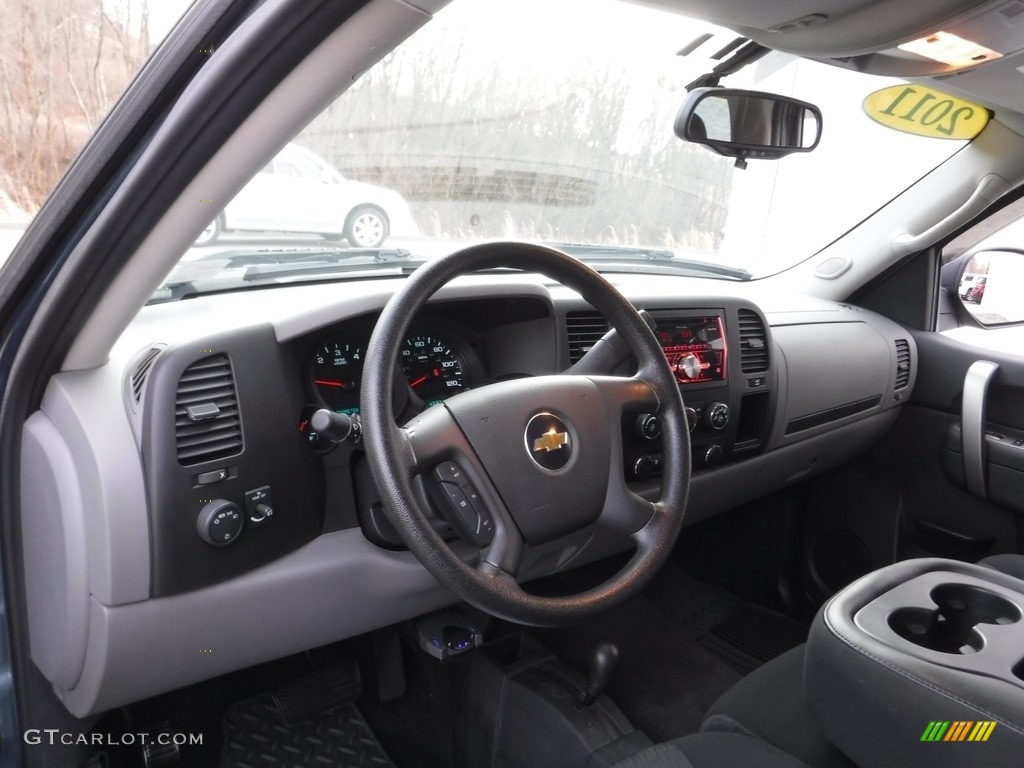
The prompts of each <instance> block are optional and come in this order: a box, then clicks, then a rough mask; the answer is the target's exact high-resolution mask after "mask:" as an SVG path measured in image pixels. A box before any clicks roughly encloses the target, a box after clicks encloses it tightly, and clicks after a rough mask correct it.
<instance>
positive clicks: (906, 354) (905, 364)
mask: <svg viewBox="0 0 1024 768" xmlns="http://www.w3.org/2000/svg"><path fill="white" fill-rule="evenodd" d="M909 383H910V342H909V341H907V340H906V339H896V387H895V388H896V389H897V390H900V389H906V388H907V384H909Z"/></svg>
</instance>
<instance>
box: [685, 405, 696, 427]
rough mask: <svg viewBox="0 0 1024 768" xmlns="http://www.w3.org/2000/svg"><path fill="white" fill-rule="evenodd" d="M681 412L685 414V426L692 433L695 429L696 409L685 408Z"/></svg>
mask: <svg viewBox="0 0 1024 768" xmlns="http://www.w3.org/2000/svg"><path fill="white" fill-rule="evenodd" d="M683 410H684V412H685V413H686V426H687V428H688V429H689V430H690V431H691V432H693V430H695V429H696V428H697V409H696V408H691V407H690V406H686V408H684V409H683Z"/></svg>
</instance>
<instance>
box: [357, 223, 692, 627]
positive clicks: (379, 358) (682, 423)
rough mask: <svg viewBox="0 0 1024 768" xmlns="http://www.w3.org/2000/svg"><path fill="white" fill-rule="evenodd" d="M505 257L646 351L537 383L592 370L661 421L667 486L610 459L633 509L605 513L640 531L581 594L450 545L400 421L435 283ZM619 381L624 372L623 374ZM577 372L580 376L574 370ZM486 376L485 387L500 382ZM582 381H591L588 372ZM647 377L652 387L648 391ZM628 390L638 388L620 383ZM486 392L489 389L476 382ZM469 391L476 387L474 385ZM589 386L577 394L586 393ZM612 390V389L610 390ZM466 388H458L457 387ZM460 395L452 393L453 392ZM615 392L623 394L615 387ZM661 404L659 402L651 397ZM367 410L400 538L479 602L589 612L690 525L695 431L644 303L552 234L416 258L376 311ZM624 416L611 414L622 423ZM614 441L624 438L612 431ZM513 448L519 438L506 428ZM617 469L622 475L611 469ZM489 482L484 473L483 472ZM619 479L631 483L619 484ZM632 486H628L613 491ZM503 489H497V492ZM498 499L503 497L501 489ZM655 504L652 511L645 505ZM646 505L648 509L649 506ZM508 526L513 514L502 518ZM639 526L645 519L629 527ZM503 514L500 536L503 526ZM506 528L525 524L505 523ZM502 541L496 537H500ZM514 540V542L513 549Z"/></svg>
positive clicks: (539, 616) (412, 432)
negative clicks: (542, 592)
mask: <svg viewBox="0 0 1024 768" xmlns="http://www.w3.org/2000/svg"><path fill="white" fill-rule="evenodd" d="M498 268H511V269H517V270H524V271H528V272H533V273H539V274H542V275H544V276H546V277H549V278H551V279H553V280H556V281H558V282H560V283H561V284H562V285H564V286H566V287H568V288H571V289H573V290H575V291H576V292H577V293H579V294H580V295H581V296H582V297H583V298H584V300H586V301H587V302H588V303H590V304H591V305H592V306H594V307H595V308H596V309H597V310H598V311H600V312H601V313H602V314H603V315H604V316H605V317H606V318H607V319H608V321H609V322H610V323H611V324H612V326H613V327H614V328H615V329H616V330H617V331H618V333H619V334H620V335H621V336H622V338H623V339H624V340H625V341H626V343H627V344H628V345H629V347H630V348H631V349H632V351H633V353H634V355H635V357H636V358H637V360H638V362H639V366H638V373H637V375H636V376H634V377H633V378H630V379H627V378H624V377H610V376H609V377H575V376H573V377H565V376H562V377H537V379H535V380H532V384H531V386H534V387H535V388H537V387H539V388H540V389H539V390H538V391H541V392H543V391H544V389H543V388H544V387H545V385H546V382H547V380H550V382H551V386H556V385H559V384H561V383H564V382H565V380H566V379H567V378H569V379H577V378H578V379H583V378H589V379H590V380H589V381H588V382H587V386H591V387H592V388H595V391H597V392H599V393H603V392H612V393H613V394H612V395H610V396H609V401H614V402H616V403H618V402H619V401H620V400H621V401H622V402H625V401H626V400H629V399H630V398H632V397H634V396H636V397H642V398H647V399H651V401H652V403H653V405H654V408H656V409H657V413H658V415H659V418H660V420H661V424H662V445H663V461H662V469H663V474H662V487H661V497H660V498H659V499H658V500H657V501H655V502H644V501H643V500H640V499H639V498H638V497H636V496H634V495H633V494H632V493H631V492H630V491H629V490H628V489H626V488H625V478H624V477H623V476H622V472H621V457H620V458H619V460H618V468H616V466H615V464H614V463H613V464H611V465H610V470H609V474H610V478H611V479H610V481H609V486H608V499H615V500H618V502H619V503H620V505H621V506H622V507H623V509H626V508H628V514H627V512H625V511H623V512H621V514H620V512H619V510H618V509H612V508H611V506H612V505H609V508H608V509H606V510H603V511H602V513H601V514H602V515H605V514H607V515H609V518H608V519H610V520H618V517H617V515H618V516H619V517H621V518H622V520H623V521H626V520H629V521H630V522H623V523H622V525H623V528H624V530H625V531H626V532H628V534H629V535H630V536H631V538H632V540H633V542H634V544H635V546H636V551H635V552H634V554H633V556H632V558H631V559H630V560H629V562H628V563H627V564H626V565H625V566H624V567H623V568H622V569H621V570H620V571H619V572H618V573H617V574H616V575H615V576H613V577H612V578H610V579H608V580H607V581H605V582H604V583H602V584H600V585H598V586H597V587H594V588H593V589H590V590H587V591H585V592H582V593H578V594H575V595H568V596H563V597H542V596H536V595H531V594H529V593H527V592H525V591H524V590H522V589H521V588H520V587H519V585H518V583H517V582H516V581H515V579H514V577H513V576H511V575H510V574H509V573H508V572H506V571H508V570H513V571H514V568H504V567H503V565H502V562H503V561H501V560H499V561H498V562H496V563H495V562H492V561H491V560H488V559H487V557H486V556H485V557H483V559H482V561H481V562H480V563H479V564H473V563H471V562H468V561H466V560H464V559H463V558H462V557H461V556H460V555H459V554H458V553H456V552H455V551H454V550H453V549H452V548H451V547H449V546H448V545H447V544H446V543H445V541H444V540H443V538H442V537H441V536H440V535H439V534H438V533H437V531H436V530H435V529H434V527H433V526H432V525H431V524H430V522H429V520H428V518H427V515H426V513H425V511H424V502H425V499H424V498H423V496H422V493H419V492H417V488H416V483H415V481H414V478H415V477H416V475H418V474H421V473H422V472H424V471H427V470H428V469H429V467H427V466H423V459H422V458H421V457H418V456H417V450H418V449H416V448H414V442H415V439H418V438H417V437H416V429H415V425H414V424H413V423H412V422H410V425H406V427H400V426H398V425H397V424H396V423H395V419H396V415H395V413H394V406H393V403H394V394H395V392H394V387H395V378H396V377H395V376H394V375H393V372H394V370H395V366H396V364H397V361H398V359H399V354H400V350H401V345H402V342H403V340H404V339H405V338H406V336H407V334H408V331H409V328H410V324H411V322H412V320H413V318H414V316H415V315H416V313H417V312H418V311H419V310H420V309H422V308H423V306H424V305H425V304H426V302H427V300H428V299H429V298H430V297H431V296H433V295H434V294H435V293H436V292H437V291H438V290H440V289H441V288H442V287H443V286H445V285H446V284H447V283H449V282H450V281H451V280H453V279H454V278H456V277H459V276H461V275H465V274H469V273H472V272H478V271H481V270H491V269H498ZM616 382H622V384H621V386H620V385H619V384H617V383H616ZM569 384H572V382H571V381H570V382H569ZM499 386H500V385H497V384H495V385H490V386H489V387H484V388H483V391H486V390H488V389H490V388H491V387H499ZM581 386H583V385H582V383H581ZM648 389H649V391H648ZM620 390H621V391H623V392H625V391H626V390H629V394H628V395H623V394H621V393H620ZM477 391H478V392H479V391H481V390H477ZM467 394H471V393H467ZM586 396H587V395H586V394H584V395H581V396H580V397H582V398H584V399H585V398H586ZM601 396H602V397H603V396H604V395H603V394H601ZM461 397H465V396H464V395H457V396H456V398H461ZM456 398H452V401H455V399H456ZM616 398H618V399H616ZM438 408H446V409H449V410H450V408H449V405H448V403H446V404H444V405H441V406H434V407H433V408H430V409H427V411H425V412H424V414H428V413H431V412H434V414H435V415H436V416H437V418H441V417H442V416H444V415H445V414H443V413H442V412H438V411H436V409H438ZM652 410H653V409H652ZM360 412H361V418H362V425H363V438H364V444H365V449H366V455H367V460H368V463H369V466H370V470H371V473H372V475H373V478H374V481H375V482H376V484H377V488H378V490H379V492H380V495H381V500H382V503H383V506H384V509H385V513H386V515H387V516H388V519H389V520H390V521H391V523H392V525H393V526H394V527H395V529H396V531H397V532H398V534H399V536H400V537H401V538H402V540H403V542H404V543H405V544H406V546H408V548H409V549H410V551H411V552H412V553H413V554H414V555H415V556H416V557H417V558H418V559H419V560H420V562H422V564H423V565H424V566H425V567H426V568H427V570H428V571H429V572H430V573H431V574H432V575H433V576H434V577H435V578H436V579H437V580H438V581H439V582H440V583H441V584H442V585H444V586H446V587H447V588H449V589H450V590H451V591H452V592H454V593H455V594H456V595H457V596H458V597H459V598H461V599H463V600H465V601H466V602H468V603H470V604H471V605H474V606H476V607H477V608H480V609H481V610H483V611H485V612H487V613H489V614H491V615H494V616H497V617H499V618H503V619H506V620H509V621H513V622H517V623H520V624H527V625H534V626H557V625H563V624H570V623H575V622H578V621H581V620H583V619H586V618H588V617H591V616H593V615H595V614H597V613H599V612H601V611H603V610H606V609H608V608H611V607H614V606H615V605H619V604H621V603H622V602H624V601H625V600H626V599H628V598H629V597H630V596H632V595H634V594H636V593H637V592H638V591H639V590H640V589H641V588H642V587H643V586H644V584H646V583H647V581H648V580H649V579H650V578H651V577H652V576H653V575H654V574H655V573H656V572H657V571H658V569H659V568H660V567H661V566H662V565H663V564H664V563H665V561H666V560H667V559H668V557H669V555H670V553H671V551H672V548H673V546H674V544H675V541H676V539H677V537H678V535H679V531H680V530H681V528H682V524H683V518H684V513H685V508H686V501H687V494H688V490H689V481H690V443H689V432H688V430H687V428H686V417H685V413H684V410H683V401H682V396H681V395H680V392H679V387H678V384H677V383H676V381H675V377H674V376H673V375H672V372H671V371H670V369H669V367H668V364H667V361H666V360H665V357H664V355H663V353H662V351H661V347H660V345H659V344H658V341H657V339H656V338H655V336H654V334H653V332H652V331H651V329H650V328H649V327H648V326H647V324H646V323H645V322H644V320H643V318H642V317H641V316H640V315H639V314H638V313H637V311H636V309H634V307H633V306H632V305H631V304H630V303H629V302H628V301H627V300H626V299H625V298H624V297H623V296H622V295H621V294H620V293H619V292H618V291H617V290H616V289H615V288H614V286H612V285H611V283H609V282H608V281H607V280H605V279H604V278H603V277H602V276H601V275H599V274H598V273H597V272H595V271H594V270H592V269H591V268H590V267H588V266H586V265H585V264H583V263H582V262H580V261H578V260H576V259H573V258H572V257H570V256H567V255H566V254H563V253H561V252H559V251H556V250H553V249H551V248H546V247H544V246H540V245H535V244H530V243H521V242H495V243H486V244H481V245H475V246H471V247H469V248H466V249H464V250H461V251H458V252H456V253H453V254H451V255H449V256H446V257H444V258H441V259H438V260H436V261H432V262H429V263H427V264H425V265H423V266H422V267H420V268H419V269H417V270H416V271H415V272H414V273H413V274H412V275H411V276H410V277H409V278H408V279H407V280H406V281H405V283H404V284H403V286H402V287H401V288H400V289H399V290H398V291H397V292H396V293H395V294H394V296H393V297H392V298H391V300H390V301H389V302H388V304H387V305H386V307H385V308H384V311H383V312H382V314H381V316H380V319H379V320H378V322H377V325H376V328H375V329H374V332H373V335H372V337H371V339H370V342H369V345H368V347H367V351H366V357H365V363H364V370H363V380H362V397H361V404H360ZM414 421H415V420H414ZM619 424H620V420H619V419H618V418H615V419H614V420H613V422H612V423H610V424H607V425H606V426H607V428H608V429H609V430H618V429H619ZM612 442H613V443H614V444H615V445H617V444H618V443H617V441H616V440H613V441H612ZM508 443H509V446H510V447H509V450H510V451H511V450H515V449H516V448H515V445H516V444H517V441H515V440H509V441H508ZM612 475H614V477H613V478H612ZM484 482H486V480H485V481H484ZM619 484H621V486H622V488H621V489H620V488H616V487H614V486H616V485H619ZM619 491H623V493H624V495H621V496H619V495H615V496H613V494H618V493H619ZM491 498H492V499H494V498H495V497H494V495H493V494H492V496H491ZM495 504H496V505H497V506H499V507H500V505H501V502H500V501H495ZM645 510H646V511H645ZM644 516H646V520H644V519H643V517H644ZM505 522H506V526H507V527H508V520H506V521H505ZM632 528H636V530H631V529H632ZM500 529H501V525H499V538H500V537H501V530H500ZM506 533H507V534H508V539H509V540H512V539H514V538H515V537H516V536H519V535H520V534H519V531H517V530H511V529H508V530H507V531H506ZM494 546H495V548H497V544H495V545H494ZM504 546H506V547H507V551H504V552H503V553H502V554H501V557H504V556H505V555H508V559H509V561H514V560H515V558H517V557H518V552H515V551H514V550H515V545H514V542H513V543H512V544H508V543H507V542H506V544H505V545H504ZM510 552H511V554H509V553H510Z"/></svg>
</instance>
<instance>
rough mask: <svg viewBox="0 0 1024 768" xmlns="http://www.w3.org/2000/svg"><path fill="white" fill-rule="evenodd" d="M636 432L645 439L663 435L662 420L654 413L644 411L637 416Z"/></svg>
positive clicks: (653, 438)
mask: <svg viewBox="0 0 1024 768" xmlns="http://www.w3.org/2000/svg"><path fill="white" fill-rule="evenodd" d="M636 433H637V434H638V435H639V436H640V437H642V438H643V439H644V440H657V439H658V438H659V437H661V421H660V420H659V419H658V417H657V416H655V415H654V414H653V413H642V414H640V415H639V416H637V418H636Z"/></svg>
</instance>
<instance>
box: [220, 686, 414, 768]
mask: <svg viewBox="0 0 1024 768" xmlns="http://www.w3.org/2000/svg"><path fill="white" fill-rule="evenodd" d="M224 725H225V730H226V735H225V746H224V757H223V759H222V761H221V768H313V766H323V767H324V768H327V767H328V766H329V767H330V768H362V767H363V766H373V768H394V764H393V763H392V762H391V760H390V759H389V758H388V756H387V755H386V754H385V752H384V750H383V749H382V748H381V746H380V744H379V743H378V741H377V739H376V737H375V736H374V735H373V732H372V731H371V730H370V727H369V726H368V725H367V724H366V721H365V720H364V719H363V716H362V715H361V714H360V713H359V710H358V709H356V708H355V707H354V706H352V705H347V706H343V707H339V708H337V709H334V710H331V711H330V712H325V713H323V714H321V715H318V716H316V717H313V718H310V719H308V720H303V721H301V722H298V723H296V724H294V725H292V726H286V725H284V721H283V720H282V718H281V715H280V712H279V710H278V708H277V705H276V704H275V702H274V697H273V694H263V695H261V696H256V697H254V698H251V699H246V700H245V701H241V702H239V703H237V704H235V705H233V706H232V707H231V709H229V710H228V712H227V714H226V715H225V718H224Z"/></svg>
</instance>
